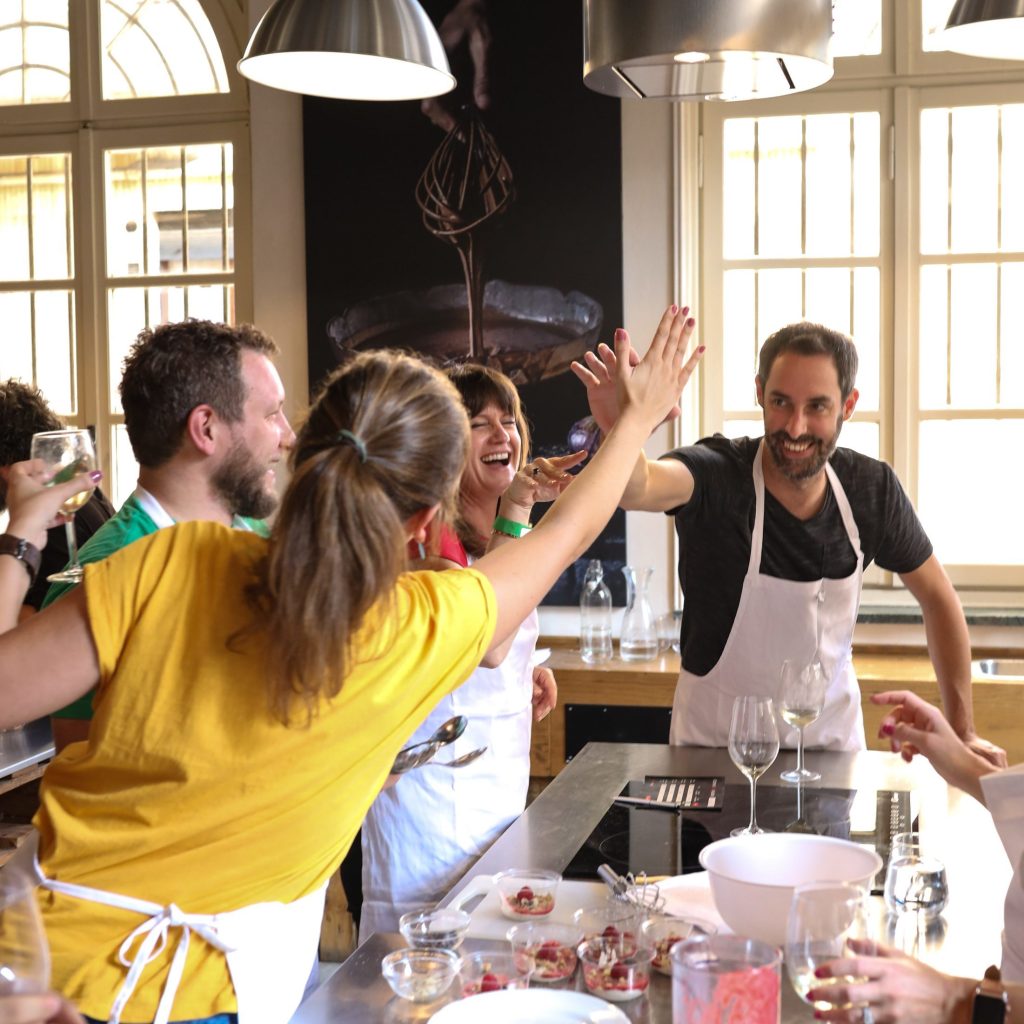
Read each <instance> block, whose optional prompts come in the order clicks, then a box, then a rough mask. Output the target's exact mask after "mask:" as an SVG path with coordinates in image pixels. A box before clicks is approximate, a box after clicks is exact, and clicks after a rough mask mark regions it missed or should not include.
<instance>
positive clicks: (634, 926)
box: [572, 899, 644, 956]
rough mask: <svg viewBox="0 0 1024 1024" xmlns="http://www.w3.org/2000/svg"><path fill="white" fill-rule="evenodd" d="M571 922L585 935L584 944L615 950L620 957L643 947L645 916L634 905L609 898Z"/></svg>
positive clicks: (582, 912)
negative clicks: (642, 934) (642, 924)
mask: <svg viewBox="0 0 1024 1024" xmlns="http://www.w3.org/2000/svg"><path fill="white" fill-rule="evenodd" d="M572 919H573V923H574V924H575V925H576V927H577V928H579V930H580V931H581V932H582V933H583V941H584V942H586V943H587V944H588V945H592V946H594V947H595V948H596V947H601V948H605V949H608V948H614V949H615V950H616V952H617V953H618V954H619V955H620V956H629V955H630V954H631V953H634V952H635V951H636V950H637V949H638V948H639V947H640V945H641V943H640V924H641V922H642V921H643V919H644V915H643V912H642V911H641V910H640V909H639V908H638V907H636V906H634V905H633V904H631V903H624V902H622V901H621V900H613V899H610V900H608V902H607V903H603V904H601V905H600V906H598V907H586V908H583V909H580V910H577V911H576V913H575V914H573V916H572Z"/></svg>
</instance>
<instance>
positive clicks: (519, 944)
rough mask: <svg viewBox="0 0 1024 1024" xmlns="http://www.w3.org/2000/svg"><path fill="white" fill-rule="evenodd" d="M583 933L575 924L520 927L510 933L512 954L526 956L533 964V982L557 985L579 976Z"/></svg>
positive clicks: (539, 924)
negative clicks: (578, 954)
mask: <svg viewBox="0 0 1024 1024" xmlns="http://www.w3.org/2000/svg"><path fill="white" fill-rule="evenodd" d="M581 938H582V935H581V934H580V930H579V929H578V928H577V927H576V926H575V925H571V924H557V923H556V922H554V921H538V922H533V923H530V924H516V925H513V926H512V927H511V928H509V930H508V941H509V942H510V943H511V945H512V951H513V952H515V953H523V954H524V955H525V956H527V957H529V958H530V960H531V962H532V963H533V973H532V974H531V975H530V981H531V982H534V983H536V982H544V983H557V982H560V981H566V980H568V979H570V978H572V976H573V975H574V974H575V973H576V963H577V960H578V956H577V953H576V948H577V946H579V944H580V940H581Z"/></svg>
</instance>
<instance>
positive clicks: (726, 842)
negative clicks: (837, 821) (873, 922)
mask: <svg viewBox="0 0 1024 1024" xmlns="http://www.w3.org/2000/svg"><path fill="white" fill-rule="evenodd" d="M700 863H701V865H702V866H703V867H704V868H706V869H707V872H708V878H709V879H710V882H711V896H712V898H713V899H714V901H715V907H716V908H717V909H718V912H719V914H721V915H722V918H723V919H724V921H725V923H726V924H727V925H728V926H729V927H730V928H731V929H732V930H733V931H734V932H735V933H736V934H737V935H745V936H747V937H748V938H752V939H760V940H761V941H762V942H768V943H771V945H773V946H781V945H782V944H783V943H784V942H785V941H786V919H787V918H788V916H789V905H790V903H791V902H792V900H793V890H794V889H795V888H796V887H797V886H798V885H805V884H806V883H807V882H850V883H851V884H853V885H860V886H863V887H864V888H865V889H867V888H868V887H869V886H870V885H871V880H872V879H873V878H874V877H875V875H876V874H877V873H878V871H879V869H880V868H881V867H882V858H881V857H879V856H878V854H877V853H875V851H874V850H872V849H869V848H868V847H866V846H861V845H860V844H859V843H851V842H849V841H848V840H846V839H833V838H831V837H829V836H812V835H800V834H797V833H789V832H772V833H768V834H767V835H759V836H733V837H732V838H730V839H720V840H719V841H718V842H716V843H711V844H710V845H708V846H705V847H704V849H703V850H701V852H700Z"/></svg>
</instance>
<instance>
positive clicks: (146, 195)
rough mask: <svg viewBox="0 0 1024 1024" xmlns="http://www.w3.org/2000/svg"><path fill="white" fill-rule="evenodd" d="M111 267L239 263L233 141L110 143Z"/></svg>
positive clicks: (215, 267)
mask: <svg viewBox="0 0 1024 1024" xmlns="http://www.w3.org/2000/svg"><path fill="white" fill-rule="evenodd" d="M105 160H106V164H105V167H106V198H107V216H106V223H107V273H108V275H109V276H111V277H128V276H133V275H136V274H168V273H170V274H180V273H183V272H184V273H187V272H189V271H192V272H204V271H229V270H232V269H233V268H234V258H235V253H234V187H233V179H232V160H233V147H232V146H231V144H230V143H213V144H210V145H203V146H175V147H168V148H152V149H132V150H126V149H125V150H108V151H107V153H106V154H105Z"/></svg>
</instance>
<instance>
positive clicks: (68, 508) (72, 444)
mask: <svg viewBox="0 0 1024 1024" xmlns="http://www.w3.org/2000/svg"><path fill="white" fill-rule="evenodd" d="M32 458H33V459H42V460H43V462H45V463H46V465H47V466H49V467H50V468H51V469H56V470H57V473H56V475H55V476H54V478H53V480H52V481H51V483H55V484H61V483H64V482H65V481H67V480H70V479H71V478H72V477H73V476H75V475H77V474H78V473H85V472H88V471H89V470H93V469H95V468H96V452H95V450H94V449H93V446H92V437H90V435H89V431H88V430H48V431H46V432H45V433H43V434H33V435H32ZM88 500H89V491H88V490H84V491H79V493H78V494H73V495H72V496H71V497H70V498H68V500H67V501H65V502H64V504H63V505H61V507H60V511H61V514H62V515H63V516H65V521H64V530H65V532H66V533H67V538H68V566H67V568H66V569H63V570H62V571H61V572H55V573H54V574H53V575H52V576H47V577H46V579H47V580H48V581H49V582H50V583H78V582H79V581H80V580H81V578H82V566H81V565H80V564H79V561H78V542H77V540H76V538H75V520H74V515H75V512H76V511H78V509H80V508H81V507H82V506H83V505H84V504H85V503H86V502H87V501H88Z"/></svg>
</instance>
